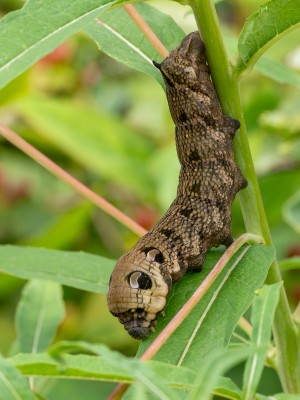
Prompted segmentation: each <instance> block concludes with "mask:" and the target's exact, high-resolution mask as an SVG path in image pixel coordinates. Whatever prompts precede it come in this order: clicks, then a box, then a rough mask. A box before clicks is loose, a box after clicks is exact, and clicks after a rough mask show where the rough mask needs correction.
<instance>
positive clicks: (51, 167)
mask: <svg viewBox="0 0 300 400" xmlns="http://www.w3.org/2000/svg"><path fill="white" fill-rule="evenodd" d="M0 133H1V134H2V136H3V137H5V139H6V140H8V141H9V142H11V143H12V144H13V145H14V146H16V147H18V148H19V149H20V150H21V151H23V153H25V154H27V155H28V156H29V157H31V158H32V159H33V160H35V161H36V162H38V163H39V164H40V165H42V166H43V167H44V168H46V169H47V170H48V171H49V172H51V173H52V174H53V175H55V176H57V177H58V178H59V179H61V180H62V181H64V182H66V183H67V184H68V185H70V186H72V188H73V189H75V190H76V191H77V192H78V193H80V194H81V195H83V196H84V197H85V198H87V199H88V200H90V201H91V202H92V203H94V204H95V205H96V206H97V207H99V208H100V209H101V210H103V211H104V212H106V213H107V214H109V215H111V216H112V217H113V218H115V219H116V220H117V221H119V222H120V223H121V224H123V225H125V226H126V227H127V228H129V229H130V230H131V231H133V232H134V233H136V234H137V235H138V236H143V235H144V234H145V233H146V232H147V231H146V230H145V229H144V228H143V227H141V226H140V225H138V224H137V223H136V222H134V221H133V220H132V219H131V218H129V217H128V216H127V215H125V214H124V213H122V211H120V210H118V209H117V208H116V207H114V206H113V205H112V204H110V203H109V202H108V201H106V200H105V199H103V198H102V197H101V196H99V195H98V194H96V193H95V192H93V191H92V190H91V189H89V188H88V187H87V186H85V185H84V184H83V183H81V182H79V181H78V180H77V179H75V178H74V177H73V176H72V175H70V174H68V173H67V172H66V171H65V170H63V169H62V168H61V167H59V166H58V165H57V164H55V163H54V162H53V161H52V160H50V159H49V158H48V157H46V156H45V155H44V154H43V153H41V152H40V151H39V150H37V149H36V148H35V147H33V146H32V145H31V144H29V143H28V142H26V141H25V140H24V139H22V138H21V137H20V136H19V135H17V134H16V133H15V132H13V131H12V130H11V129H9V128H8V127H6V126H5V125H2V124H0Z"/></svg>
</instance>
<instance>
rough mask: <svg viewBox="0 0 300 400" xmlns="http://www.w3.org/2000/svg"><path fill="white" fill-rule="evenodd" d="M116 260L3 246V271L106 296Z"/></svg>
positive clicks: (0, 257) (0, 265)
mask: <svg viewBox="0 0 300 400" xmlns="http://www.w3.org/2000/svg"><path fill="white" fill-rule="evenodd" d="M114 265H115V261H114V260H110V259H108V258H104V257H100V256H96V255H93V254H87V253H83V252H72V251H58V250H48V249H38V248H30V247H18V246H9V245H4V246H0V271H1V272H4V273H6V274H9V275H13V276H17V277H19V278H23V279H43V280H50V281H53V282H58V283H61V284H63V285H67V286H72V287H75V288H78V289H83V290H87V291H90V292H95V293H105V292H107V289H108V280H109V277H110V274H111V271H112V269H113V267H114Z"/></svg>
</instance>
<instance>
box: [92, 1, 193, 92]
mask: <svg viewBox="0 0 300 400" xmlns="http://www.w3.org/2000/svg"><path fill="white" fill-rule="evenodd" d="M134 7H135V8H136V10H137V11H138V12H139V13H140V14H141V16H142V17H143V19H144V20H145V21H146V23H147V24H148V25H149V26H150V27H151V29H152V30H153V31H154V33H155V34H156V36H157V37H158V38H159V39H160V40H161V42H162V43H163V44H164V46H165V47H166V48H167V49H168V50H169V51H171V50H173V49H174V48H175V47H176V46H178V44H179V43H180V42H181V40H182V39H183V38H184V36H185V34H184V32H183V30H182V29H181V28H180V27H179V26H178V25H177V24H176V23H175V22H174V20H173V19H172V18H171V17H170V16H168V15H166V14H164V13H162V12H161V11H159V10H157V9H156V8H154V7H151V6H150V5H148V4H145V3H138V4H134ZM85 31H86V32H87V33H88V34H89V35H90V36H91V38H92V39H93V40H95V42H96V43H97V45H98V47H99V49H100V50H101V51H103V52H104V53H106V54H108V55H109V56H111V57H112V58H114V59H116V60H117V61H120V62H122V63H124V64H126V65H128V66H129V67H131V68H134V69H137V70H138V71H142V72H145V73H146V74H148V75H151V76H153V77H154V78H155V79H156V80H157V81H159V82H160V84H161V85H163V81H162V78H161V74H160V72H159V71H158V70H157V68H155V67H154V66H153V64H152V60H156V61H159V60H161V59H162V57H161V56H160V55H159V54H158V53H157V51H156V50H155V49H154V47H153V45H152V44H151V43H150V42H149V40H148V39H147V38H146V37H145V36H143V34H142V33H141V31H140V29H139V28H138V27H137V25H136V24H135V23H134V22H133V20H132V18H131V17H130V16H129V15H128V14H127V12H126V11H125V10H124V9H123V8H121V7H119V8H114V9H112V10H109V11H107V12H105V13H103V14H102V15H101V16H100V17H99V18H98V19H97V20H96V21H93V22H92V23H91V24H90V25H88V26H87V27H86V28H85Z"/></svg>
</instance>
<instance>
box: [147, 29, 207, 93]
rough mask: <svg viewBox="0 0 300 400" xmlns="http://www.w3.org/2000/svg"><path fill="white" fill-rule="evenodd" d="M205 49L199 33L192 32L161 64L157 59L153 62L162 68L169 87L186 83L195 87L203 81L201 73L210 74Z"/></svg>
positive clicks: (192, 87) (186, 85) (161, 70)
mask: <svg viewBox="0 0 300 400" xmlns="http://www.w3.org/2000/svg"><path fill="white" fill-rule="evenodd" d="M204 51H205V47H204V43H203V42H202V40H201V38H200V36H199V33H198V32H192V33H190V34H189V35H188V36H186V37H185V38H184V39H183V41H182V42H181V44H180V45H179V46H178V47H177V48H176V49H174V50H173V51H171V53H170V54H169V55H168V57H167V58H166V59H165V60H164V61H163V62H162V63H161V64H159V63H157V62H155V61H153V64H154V65H155V66H156V67H157V68H158V69H159V70H160V72H161V74H162V76H163V78H164V81H165V83H166V85H167V88H170V87H171V88H172V87H174V86H175V87H178V86H181V85H184V86H185V87H190V88H191V89H195V88H196V87H198V84H199V81H201V74H202V73H205V74H208V67H207V65H206V59H205V55H204Z"/></svg>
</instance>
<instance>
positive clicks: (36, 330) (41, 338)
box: [16, 279, 65, 354]
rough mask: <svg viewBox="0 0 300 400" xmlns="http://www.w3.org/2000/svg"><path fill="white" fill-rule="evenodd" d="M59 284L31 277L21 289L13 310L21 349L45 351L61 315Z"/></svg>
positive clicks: (61, 299) (34, 351) (62, 304)
mask: <svg viewBox="0 0 300 400" xmlns="http://www.w3.org/2000/svg"><path fill="white" fill-rule="evenodd" d="M64 314H65V312H64V303H63V298H62V290H61V286H60V285H59V284H58V283H55V282H50V281H40V280H37V279H35V280H32V281H30V282H28V283H27V285H26V286H25V287H24V289H23V292H22V297H21V300H20V302H19V304H18V308H17V313H16V330H17V339H18V344H19V349H20V351H21V352H22V353H34V354H35V353H40V352H42V351H45V350H46V348H47V347H48V346H49V345H50V344H51V342H52V340H53V339H54V337H55V335H56V332H57V329H58V326H59V325H60V323H61V322H62V320H63V318H64Z"/></svg>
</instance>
